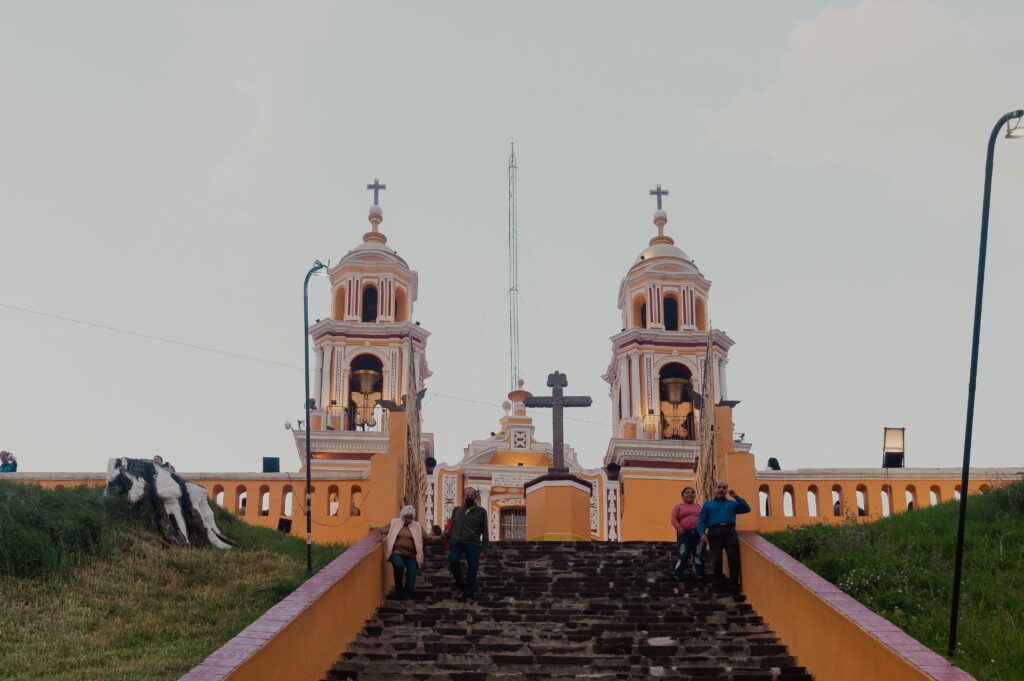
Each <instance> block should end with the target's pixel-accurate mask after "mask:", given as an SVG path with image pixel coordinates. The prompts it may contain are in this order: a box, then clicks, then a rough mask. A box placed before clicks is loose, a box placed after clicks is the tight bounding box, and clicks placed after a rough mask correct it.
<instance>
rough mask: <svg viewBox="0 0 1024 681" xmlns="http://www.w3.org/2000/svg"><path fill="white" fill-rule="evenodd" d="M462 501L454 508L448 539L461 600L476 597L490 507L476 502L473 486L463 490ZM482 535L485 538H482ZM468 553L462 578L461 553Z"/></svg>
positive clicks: (456, 591) (485, 546) (485, 548)
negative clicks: (453, 517)
mask: <svg viewBox="0 0 1024 681" xmlns="http://www.w3.org/2000/svg"><path fill="white" fill-rule="evenodd" d="M462 497H463V500H464V502H463V505H462V506H461V507H460V508H457V509H455V521H454V522H453V523H452V528H451V533H450V536H449V539H450V540H451V543H452V548H451V551H449V552H448V565H449V567H450V568H451V571H452V577H454V578H455V597H456V598H458V599H459V600H460V601H465V600H470V601H471V600H474V599H475V598H476V572H477V569H479V567H480V558H481V557H482V556H483V552H484V551H486V550H487V511H486V510H484V509H483V508H481V507H479V506H477V505H476V500H477V494H476V490H475V489H474V488H472V487H467V488H466V489H465V490H464V491H463V493H462ZM481 539H482V541H481ZM463 555H465V556H466V568H467V570H466V579H465V581H463V579H462V556H463Z"/></svg>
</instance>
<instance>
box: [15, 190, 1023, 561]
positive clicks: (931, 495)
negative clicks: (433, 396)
mask: <svg viewBox="0 0 1024 681" xmlns="http://www.w3.org/2000/svg"><path fill="white" fill-rule="evenodd" d="M368 188H369V189H372V190H374V204H373V205H372V206H371V207H370V210H369V215H368V219H369V223H370V230H369V231H367V232H366V233H365V234H364V235H363V238H362V241H361V242H360V243H359V244H357V245H355V247H354V248H353V249H352V250H350V251H349V252H348V253H346V254H345V255H344V256H343V257H342V258H341V259H340V260H339V261H338V263H337V264H336V265H335V266H333V267H331V268H330V269H329V270H328V276H329V278H330V281H331V309H330V310H329V312H330V316H329V317H327V318H321V319H318V320H317V321H316V323H314V324H313V325H311V326H310V327H309V335H310V340H311V343H312V346H313V353H314V354H313V356H314V358H315V363H316V365H315V366H316V373H315V376H316V381H315V385H314V386H313V388H312V395H311V399H312V402H313V404H312V405H311V407H312V408H311V414H310V418H309V422H308V423H301V422H300V423H299V424H297V426H296V427H293V426H292V425H291V424H287V425H288V428H289V429H290V430H291V435H292V438H293V445H294V447H295V450H294V451H295V453H296V456H297V458H298V461H299V464H300V468H301V472H300V474H299V475H296V474H294V473H215V472H205V471H204V472H190V473H183V474H182V475H184V476H185V477H187V478H189V479H192V480H195V481H196V482H199V483H200V484H202V485H204V486H205V487H206V489H207V492H208V494H209V496H210V499H211V501H213V502H215V503H217V504H219V505H221V506H223V507H224V508H226V509H228V510H231V511H233V512H235V513H237V514H238V515H240V516H241V517H242V518H243V519H244V520H245V521H247V522H250V523H253V524H256V525H263V526H267V527H273V528H277V529H279V530H282V531H286V532H291V533H292V534H295V535H298V536H304V534H305V525H306V523H305V519H304V517H303V516H304V513H305V509H304V505H303V503H302V501H301V500H302V499H303V498H304V496H305V491H306V490H305V475H304V473H305V469H304V466H305V451H306V450H305V443H306V437H307V434H308V436H309V439H310V445H311V447H310V448H311V466H310V477H311V479H312V486H311V489H310V490H309V494H310V503H311V514H310V515H311V518H310V519H311V521H312V525H313V532H312V539H313V541H315V542H323V543H338V542H342V543H353V542H355V541H357V540H358V539H360V538H361V537H363V536H364V535H365V534H366V533H367V531H368V530H369V529H370V528H372V527H379V526H380V525H382V524H384V523H385V522H386V521H388V520H390V519H391V518H393V517H394V516H395V515H396V514H397V512H398V509H399V508H400V507H401V505H402V504H403V503H408V502H409V501H410V500H412V501H414V502H415V503H416V504H417V505H418V506H419V513H420V517H421V518H422V519H423V520H424V521H425V522H426V523H427V524H429V525H440V526H443V525H444V524H445V520H446V519H447V518H448V517H450V515H451V512H452V510H453V509H454V508H455V507H457V506H458V505H460V504H461V503H462V499H463V491H464V490H465V489H466V488H467V487H474V488H476V489H477V491H478V492H479V498H480V502H481V504H482V505H483V506H484V507H485V508H486V509H487V511H488V513H489V516H490V518H489V519H490V527H489V532H490V535H491V537H492V539H493V540H496V541H514V540H524V539H526V540H532V539H537V538H548V539H570V538H571V539H577V540H594V541H638V540H643V541H650V540H670V539H672V538H673V531H672V528H671V526H670V525H669V522H668V516H669V512H670V510H671V509H672V507H673V506H674V505H675V504H676V503H678V501H679V497H680V492H681V490H682V489H683V488H684V487H686V486H696V484H695V480H696V476H697V468H698V463H699V461H700V455H701V451H702V445H701V440H700V437H699V434H701V425H702V419H707V418H708V416H710V415H712V414H713V416H714V418H713V420H711V419H708V423H713V424H714V431H713V433H711V434H710V435H708V431H707V430H705V431H704V435H705V436H707V437H704V444H703V448H704V451H706V452H707V453H708V456H713V457H714V462H715V467H716V469H717V471H719V474H720V475H721V476H723V477H726V478H727V479H728V480H729V482H730V485H731V486H732V487H733V488H734V489H736V491H737V492H738V493H739V494H740V495H741V496H743V497H744V498H745V499H747V500H748V501H749V502H750V504H751V506H752V507H753V513H750V514H748V515H743V516H740V517H739V519H738V527H739V529H746V530H757V531H774V530H781V529H784V528H786V527H789V526H793V525H801V524H808V523H843V522H866V521H871V520H874V519H877V518H881V517H884V516H886V515H889V514H891V513H899V512H904V511H908V510H911V509H914V508H921V507H925V506H932V505H936V504H940V503H943V502H946V501H950V500H953V499H956V498H958V497H959V495H960V494H961V493H963V492H964V490H961V488H960V478H961V471H960V469H959V468H902V467H899V468H888V467H884V466H880V467H879V468H873V469H872V468H829V469H824V468H816V469H797V470H778V469H774V470H760V469H758V468H757V467H756V465H755V461H754V456H753V454H752V452H751V449H750V444H749V443H746V442H742V441H735V440H734V439H733V428H732V425H733V423H732V411H733V409H734V408H735V407H736V405H737V404H738V402H736V401H733V400H730V398H729V394H728V387H727V386H728V381H727V366H728V361H729V352H730V351H731V349H732V346H733V340H732V339H731V338H729V336H728V335H727V334H726V333H724V332H723V331H721V330H717V329H712V328H710V325H709V321H708V320H709V319H710V314H709V311H710V290H711V282H710V280H708V279H707V278H706V277H705V276H704V274H703V273H702V272H700V270H699V269H698V268H697V266H696V265H695V264H694V262H693V260H692V259H691V258H690V256H689V255H688V254H687V253H686V252H684V251H683V250H682V249H680V248H679V247H678V246H677V245H676V244H675V243H674V241H673V239H672V237H671V236H669V235H668V234H666V228H667V225H668V215H667V213H666V212H665V211H664V210H662V208H661V204H660V200H661V196H662V195H664V194H665V193H666V192H663V191H662V190H661V188H660V186H659V187H658V189H657V190H655V191H652V194H656V195H657V197H658V201H659V204H658V210H657V211H656V212H655V213H654V216H653V222H654V228H655V230H656V234H655V235H654V236H653V237H652V238H651V239H650V240H649V241H648V243H647V245H646V246H645V247H642V248H641V249H640V252H639V254H638V255H637V257H636V259H635V260H634V262H633V263H632V265H630V267H629V268H628V269H627V271H626V272H625V274H624V276H623V278H622V280H621V284H620V286H619V294H618V308H619V311H620V314H621V329H620V330H619V332H618V333H615V334H614V335H612V336H611V348H610V350H611V352H610V358H609V363H608V366H607V368H606V370H605V373H604V375H603V378H604V380H605V381H606V382H607V383H608V386H609V403H608V405H607V406H608V408H610V410H611V417H612V424H613V427H612V433H611V437H610V438H609V441H608V444H607V449H606V451H605V453H604V459H603V461H602V465H601V466H600V467H597V468H585V467H583V466H581V465H580V464H579V461H578V459H577V456H576V452H575V450H574V449H573V447H572V445H571V444H570V443H563V445H562V450H561V451H562V460H563V465H564V468H563V469H558V468H555V465H556V463H557V462H556V458H557V457H556V456H555V450H556V446H555V444H556V443H548V442H542V441H539V440H538V439H537V438H536V429H535V426H534V421H533V416H532V415H531V414H530V413H529V412H528V407H530V406H531V405H534V406H552V404H553V403H552V402H551V401H550V400H551V398H546V399H547V400H548V401H547V402H544V399H543V398H541V397H540V395H542V394H543V395H546V394H547V390H548V388H546V387H545V388H542V387H541V386H532V385H531V386H527V385H525V384H524V383H523V382H522V381H519V384H518V386H517V389H515V390H513V391H511V392H510V393H509V394H508V396H507V400H506V401H505V403H504V405H503V413H502V414H500V415H499V414H495V416H496V418H497V422H498V423H497V428H496V430H494V431H492V432H491V434H490V435H489V436H488V437H485V438H481V439H479V440H474V441H472V442H470V443H468V445H467V446H466V447H465V449H464V452H463V456H462V458H461V460H459V461H457V462H451V463H444V464H438V463H437V461H436V459H435V456H434V440H433V436H432V435H431V434H430V433H420V431H419V423H420V421H419V418H418V399H417V398H416V397H415V396H417V395H422V394H423V390H424V389H425V388H426V382H427V380H428V379H429V377H430V369H429V368H428V364H427V342H428V339H429V337H430V334H429V332H428V331H427V330H426V329H425V328H422V327H421V326H420V325H419V324H418V323H415V322H413V321H412V320H413V319H414V317H413V308H414V305H415V303H416V300H417V295H418V284H419V279H418V275H417V274H416V272H415V271H414V270H412V269H411V268H410V266H409V263H408V262H406V260H405V259H404V258H402V257H400V256H399V255H398V253H397V252H396V251H395V250H394V249H392V248H391V247H390V246H388V239H387V237H386V236H385V235H384V233H383V232H382V231H381V230H380V226H381V223H382V221H383V211H382V210H381V207H380V205H379V201H378V200H377V199H378V196H379V190H381V189H384V188H385V187H384V186H383V185H381V184H380V183H379V182H377V181H375V182H374V184H373V185H370V186H369V187H368ZM640 246H641V244H638V247H640ZM557 377H558V375H557V374H553V375H552V376H550V377H549V386H552V385H556V384H554V383H552V382H551V381H552V379H556V380H561V381H562V383H561V385H564V381H565V377H564V376H561V378H560V379H558V378H557ZM528 388H532V389H534V390H536V392H537V393H538V396H537V397H535V396H534V395H533V394H531V392H530V391H529V390H528ZM573 399H575V400H579V399H581V398H566V400H573ZM542 403H543V404H542ZM588 404H589V400H588ZM570 406H571V405H570ZM486 429H487V428H486V426H482V427H481V430H486ZM558 437H559V435H558V434H557V430H556V441H557V440H558ZM1021 472H1022V470H1021V469H1015V468H975V469H972V471H971V480H970V485H969V488H968V490H966V491H967V492H969V493H974V492H979V491H984V490H985V489H987V488H989V487H992V486H996V485H1000V484H1004V483H1006V482H1008V481H1010V480H1013V479H1015V478H1017V477H1018V476H1019V475H1020V474H1021ZM3 475H4V477H5V478H11V479H17V480H25V481H31V482H37V483H40V484H43V485H46V486H57V485H66V484H69V483H70V482H75V481H77V482H86V483H88V484H103V483H104V482H105V474H103V473H96V474H91V473H64V474H60V473H55V474H32V473H7V474H3ZM566 515H572V517H573V520H572V522H571V527H570V528H568V529H567V530H565V528H559V527H556V525H558V523H559V522H561V521H562V520H563V518H562V516H566ZM563 530H564V531H563Z"/></svg>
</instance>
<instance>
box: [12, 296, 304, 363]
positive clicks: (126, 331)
mask: <svg viewBox="0 0 1024 681" xmlns="http://www.w3.org/2000/svg"><path fill="white" fill-rule="evenodd" d="M0 307H3V308H6V309H8V310H15V311H17V312H24V313H26V314H31V315H36V316H37V317H46V318H47V319H58V320H60V321H62V322H70V323H72V324H80V325H81V326H89V327H92V328H94V329H102V330H104V331H112V332H114V333H120V334H123V335H125V336H134V337H136V338H145V339H146V340H152V341H157V342H159V343H167V344H168V345H177V346H179V347H183V348H190V349H192V350H202V351H203V352H212V353H213V354H215V355H224V356H225V357H234V358H235V359H246V360H249V361H251V362H260V363H261V364H270V365H272V366H279V367H284V368H286V369H298V370H299V371H303V370H304V369H303V367H301V366H299V365H297V364H287V363H285V362H278V361H276V360H272V359H264V358H263V357H254V356H253V355H243V354H242V353H239V352H231V351H230V350H220V349H218V348H211V347H207V346H205V345H196V344H195V343H186V342H185V341H180V340H175V339H173V338H164V337H163V336H153V335H151V334H148V333H140V332H138V331H131V330H129V329H122V328H118V327H116V326H107V325H105V324H97V323H96V322H87V321H85V320H83V319H74V318H73V317H64V316H62V315H59V314H52V313H50V312H42V311H40V310H32V309H30V308H27V307H19V306H18V305H10V304H8V303H0Z"/></svg>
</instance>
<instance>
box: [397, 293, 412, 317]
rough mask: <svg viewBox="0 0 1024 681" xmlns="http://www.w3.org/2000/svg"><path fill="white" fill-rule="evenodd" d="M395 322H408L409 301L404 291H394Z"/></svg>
mask: <svg viewBox="0 0 1024 681" xmlns="http://www.w3.org/2000/svg"><path fill="white" fill-rule="evenodd" d="M395 321H396V322H407V321H409V299H408V298H407V297H406V295H405V289H403V288H396V289H395Z"/></svg>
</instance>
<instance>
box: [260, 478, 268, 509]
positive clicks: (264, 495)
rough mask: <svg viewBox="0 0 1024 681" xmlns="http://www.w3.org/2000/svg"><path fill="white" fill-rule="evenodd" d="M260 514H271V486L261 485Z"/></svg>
mask: <svg viewBox="0 0 1024 681" xmlns="http://www.w3.org/2000/svg"><path fill="white" fill-rule="evenodd" d="M260 515H270V487H268V486H267V485H263V486H262V487H260Z"/></svg>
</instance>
